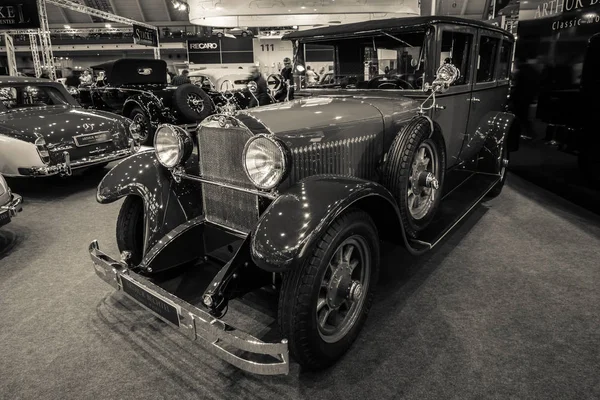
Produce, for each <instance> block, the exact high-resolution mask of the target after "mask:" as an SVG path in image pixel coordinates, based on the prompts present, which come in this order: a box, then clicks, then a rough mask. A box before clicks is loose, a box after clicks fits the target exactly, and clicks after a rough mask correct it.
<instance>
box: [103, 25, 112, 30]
mask: <svg viewBox="0 0 600 400" xmlns="http://www.w3.org/2000/svg"><path fill="white" fill-rule="evenodd" d="M104 27H105V28H108V29H110V28H112V25H111V24H104Z"/></svg>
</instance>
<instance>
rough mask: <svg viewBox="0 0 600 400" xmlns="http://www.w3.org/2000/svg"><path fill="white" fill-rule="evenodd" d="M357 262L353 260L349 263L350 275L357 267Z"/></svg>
mask: <svg viewBox="0 0 600 400" xmlns="http://www.w3.org/2000/svg"><path fill="white" fill-rule="evenodd" d="M358 264H359V262H358V260H354V261H352V262H351V263H350V275H352V273H353V272H354V269H355V268H356V267H357V266H358Z"/></svg>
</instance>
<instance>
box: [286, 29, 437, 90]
mask: <svg viewBox="0 0 600 400" xmlns="http://www.w3.org/2000/svg"><path fill="white" fill-rule="evenodd" d="M435 32H436V29H435V26H434V25H420V26H410V27H401V28H400V29H397V30H394V31H383V30H379V31H369V32H357V33H355V34H354V35H352V36H351V37H349V36H347V35H344V36H337V37H324V36H321V37H314V38H307V39H303V40H301V41H294V55H295V56H294V61H295V62H294V71H295V75H296V74H297V72H298V70H297V69H296V66H297V65H302V66H304V65H306V64H307V62H305V60H304V57H303V53H304V51H303V50H304V46H305V45H306V44H320V45H331V46H333V50H334V61H333V71H332V72H333V74H334V76H338V77H339V76H341V75H342V74H340V61H339V58H340V57H339V47H340V44H341V43H342V41H348V40H353V39H356V40H357V41H359V40H360V41H361V42H364V41H365V39H367V40H372V41H373V43H375V42H376V41H377V38H383V37H387V38H390V39H392V40H396V41H398V42H399V43H404V44H407V43H406V42H405V41H404V40H402V35H404V34H423V43H422V45H421V49H420V51H419V60H418V64H417V66H416V67H415V69H416V70H420V69H419V68H420V67H421V62H423V63H424V64H425V65H423V66H422V73H423V84H422V86H421V87H420V88H417V89H410V88H404V89H403V88H399V89H392V88H389V89H388V88H385V89H383V88H382V89H380V88H356V87H346V86H342V85H340V84H330V85H318V84H317V85H312V86H308V85H307V84H306V80H305V79H304V78H305V77H304V76H301V75H298V76H297V78H299V79H296V85H297V87H299V88H301V89H302V90H309V91H326V90H327V91H330V90H335V91H338V90H339V91H366V92H372V91H379V92H383V91H385V92H399V93H407V94H408V93H410V94H422V93H424V92H427V91H428V89H427V88H426V85H425V83H427V82H428V81H431V80H433V77H434V76H435V71H434V65H435V40H436V33H435ZM407 47H415V46H414V45H410V44H408V46H407ZM374 48H376V47H375V46H374ZM376 49H377V48H376Z"/></svg>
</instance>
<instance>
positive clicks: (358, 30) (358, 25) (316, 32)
mask: <svg viewBox="0 0 600 400" xmlns="http://www.w3.org/2000/svg"><path fill="white" fill-rule="evenodd" d="M439 23H446V24H454V25H463V26H471V27H474V28H482V29H486V30H489V31H494V32H499V33H502V34H504V35H506V36H509V37H510V38H512V37H513V36H512V34H511V33H510V32H508V31H506V30H504V29H500V28H498V27H496V26H494V25H491V24H488V23H486V22H484V21H477V20H472V19H466V18H457V17H449V16H443V15H433V16H423V17H402V18H388V19H376V20H371V21H364V22H355V23H352V24H342V25H332V26H326V27H322V28H315V29H308V30H305V31H296V32H291V33H288V34H287V35H285V36H283V39H287V40H295V39H300V40H301V41H311V40H310V39H313V40H314V41H318V40H322V39H326V38H334V37H339V36H348V35H357V36H358V35H360V34H366V33H369V32H381V31H387V32H390V31H400V30H407V29H411V28H419V27H426V26H431V25H434V24H439Z"/></svg>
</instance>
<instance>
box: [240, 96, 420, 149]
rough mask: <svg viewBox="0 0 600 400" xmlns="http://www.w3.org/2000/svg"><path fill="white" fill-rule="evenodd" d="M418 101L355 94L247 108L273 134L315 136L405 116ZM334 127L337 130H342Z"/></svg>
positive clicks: (307, 98) (311, 98)
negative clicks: (333, 129)
mask: <svg viewBox="0 0 600 400" xmlns="http://www.w3.org/2000/svg"><path fill="white" fill-rule="evenodd" d="M418 106H419V103H418V102H417V101H415V100H412V99H409V98H406V97H396V98H382V97H369V96H356V95H328V96H313V97H305V98H300V99H296V100H292V101H289V102H284V103H276V104H272V105H268V106H263V107H258V108H254V109H251V110H245V111H243V112H242V114H246V115H249V116H252V117H254V118H255V119H257V120H258V121H260V123H262V124H263V125H264V126H265V127H266V128H267V129H268V130H269V131H270V132H271V133H273V134H275V135H277V136H280V137H281V138H284V139H289V138H293V137H295V138H298V137H307V136H312V135H313V134H314V133H317V134H319V133H320V132H321V133H322V132H325V131H331V130H332V128H334V127H338V128H339V129H345V128H349V127H351V128H354V129H356V128H358V129H360V128H359V126H360V125H361V124H362V125H364V124H369V123H371V124H372V123H374V122H376V121H377V122H378V123H379V124H380V125H381V127H383V124H384V119H387V118H389V117H392V118H393V117H394V116H395V115H406V113H407V112H411V111H416V110H417V108H418ZM339 129H335V130H339Z"/></svg>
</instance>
